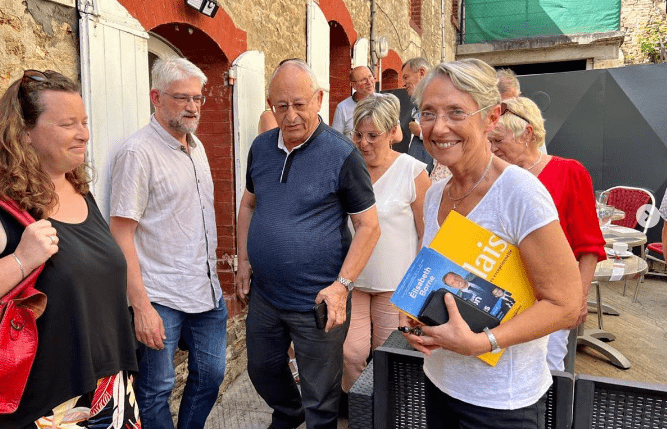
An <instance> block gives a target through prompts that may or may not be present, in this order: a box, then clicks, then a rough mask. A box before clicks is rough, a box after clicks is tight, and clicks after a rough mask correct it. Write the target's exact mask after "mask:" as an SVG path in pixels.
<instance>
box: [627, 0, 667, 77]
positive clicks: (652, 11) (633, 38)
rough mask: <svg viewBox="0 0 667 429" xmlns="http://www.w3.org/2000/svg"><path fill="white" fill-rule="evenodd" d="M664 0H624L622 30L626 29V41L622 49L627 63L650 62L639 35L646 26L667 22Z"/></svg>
mask: <svg viewBox="0 0 667 429" xmlns="http://www.w3.org/2000/svg"><path fill="white" fill-rule="evenodd" d="M665 8H666V5H665V1H664V0H622V1H621V30H622V31H625V41H624V42H623V45H621V50H622V51H623V54H624V56H625V64H642V63H648V62H650V61H649V59H648V57H646V56H645V55H644V54H643V53H642V52H641V51H640V50H639V36H641V35H642V34H643V33H644V27H647V26H650V25H653V24H658V23H662V24H663V25H664V24H667V14H666V12H665Z"/></svg>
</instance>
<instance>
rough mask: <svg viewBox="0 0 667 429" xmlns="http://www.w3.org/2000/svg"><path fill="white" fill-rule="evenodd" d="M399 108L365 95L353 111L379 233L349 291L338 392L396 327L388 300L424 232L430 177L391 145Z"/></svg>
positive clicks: (392, 100)
mask: <svg viewBox="0 0 667 429" xmlns="http://www.w3.org/2000/svg"><path fill="white" fill-rule="evenodd" d="M399 111H400V106H399V101H398V98H396V97H395V96H394V95H392V94H375V95H370V96H368V97H367V98H365V99H364V100H362V101H360V102H359V104H357V107H356V108H355V110H354V117H353V126H354V129H353V130H352V140H353V142H354V143H355V144H356V145H357V147H358V148H359V151H360V152H361V154H362V155H363V157H364V161H365V162H366V167H367V168H368V172H369V173H370V176H371V181H372V182H373V190H374V191H375V200H376V207H377V212H378V219H379V222H380V228H381V230H382V234H381V236H380V239H379V241H378V243H377V245H376V246H375V249H374V250H373V254H372V255H371V257H370V259H369V260H368V263H367V264H366V267H365V268H364V270H363V271H362V272H361V274H360V275H359V277H358V278H357V280H356V282H355V288H354V290H353V291H352V315H351V318H350V329H349V331H348V334H347V337H346V339H345V344H344V345H343V357H344V362H345V365H344V368H343V386H342V387H343V391H344V392H348V391H349V390H350V388H351V387H352V385H353V384H354V382H355V381H356V379H357V378H358V377H359V375H360V374H361V371H363V369H364V367H365V366H366V361H367V359H368V356H369V354H370V352H371V349H375V348H376V347H378V346H380V345H382V344H383V343H384V342H385V340H386V339H387V337H389V335H390V334H391V332H392V331H394V330H395V329H396V328H397V327H398V310H397V309H396V308H395V307H394V306H392V305H391V303H390V302H389V299H390V298H391V295H392V293H393V291H394V290H396V286H398V283H399V282H400V281H401V278H403V275H404V274H405V272H406V271H407V269H408V267H409V266H410V263H412V260H413V259H414V258H415V256H416V255H417V250H418V249H419V247H420V245H421V237H422V234H423V232H424V222H423V212H422V208H423V204H424V194H425V193H426V190H427V189H428V187H429V186H430V184H431V182H430V180H429V178H428V173H427V172H426V164H424V163H423V162H421V161H418V160H416V159H414V158H413V157H411V156H410V155H407V154H401V153H398V152H396V151H394V150H392V149H391V143H392V141H393V140H395V136H396V133H397V132H398V131H399V130H400V127H399V125H398V115H399ZM350 227H351V229H352V230H353V231H354V229H353V228H352V225H351V224H350ZM371 326H372V329H371Z"/></svg>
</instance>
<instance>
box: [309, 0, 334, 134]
mask: <svg viewBox="0 0 667 429" xmlns="http://www.w3.org/2000/svg"><path fill="white" fill-rule="evenodd" d="M306 33H307V41H306V56H307V58H308V65H309V66H310V67H311V68H312V69H313V71H314V72H315V76H317V80H318V83H319V85H320V87H321V88H322V90H323V91H324V97H323V98H322V107H321V108H320V116H322V120H324V123H325V124H328V123H329V23H328V22H327V19H326V18H325V17H324V14H323V13H322V11H321V10H320V7H319V6H318V5H317V4H316V3H315V2H314V1H312V0H308V11H307V23H306Z"/></svg>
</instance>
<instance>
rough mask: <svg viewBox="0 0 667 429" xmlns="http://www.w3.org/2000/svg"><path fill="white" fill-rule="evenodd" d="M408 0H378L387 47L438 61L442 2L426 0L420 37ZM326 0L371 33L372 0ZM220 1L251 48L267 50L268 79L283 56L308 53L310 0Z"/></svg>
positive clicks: (361, 31) (364, 33)
mask: <svg viewBox="0 0 667 429" xmlns="http://www.w3.org/2000/svg"><path fill="white" fill-rule="evenodd" d="M410 1H411V0H377V3H376V4H377V15H376V34H377V35H378V36H385V37H387V39H388V41H389V48H390V49H391V50H393V51H395V52H396V53H398V55H399V56H400V58H401V60H402V61H403V62H404V61H406V60H408V59H410V58H412V57H416V56H424V57H426V58H427V59H428V60H429V61H431V62H432V63H435V62H439V61H440V56H441V55H440V53H441V45H442V44H441V40H442V36H441V31H440V8H441V2H440V0H423V1H422V8H423V11H422V36H421V37H420V36H419V34H417V32H416V31H415V30H414V29H412V28H411V27H410ZM325 2H326V3H332V2H333V3H334V5H333V7H336V8H346V9H347V11H348V12H349V15H350V18H351V20H352V24H353V26H354V30H355V31H356V32H357V38H362V37H365V38H369V37H370V12H371V11H370V1H369V0H320V2H319V3H322V4H323V3H325ZM451 2H452V0H446V2H445V10H446V11H447V13H446V14H445V29H446V33H447V41H448V42H447V43H448V44H449V45H450V46H447V49H446V51H447V55H448V57H449V58H453V44H454V40H455V32H454V30H453V26H452V24H451V22H450V14H451ZM221 6H222V7H223V8H224V9H225V11H226V12H227V13H228V14H229V16H230V17H231V18H232V20H233V21H234V24H235V25H236V26H237V27H238V28H239V29H241V30H243V31H246V32H247V35H248V39H247V43H248V50H258V51H263V52H264V54H265V59H266V76H267V79H268V78H269V77H270V76H271V73H272V72H273V70H274V69H275V68H276V66H277V65H278V63H279V62H280V61H281V60H283V59H285V58H293V57H298V58H303V59H306V0H300V1H294V0H275V1H272V0H257V1H255V2H252V3H250V2H247V1H244V0H223V1H221ZM322 7H324V5H322ZM351 42H352V41H351ZM398 71H399V72H400V70H398ZM267 83H268V82H267ZM267 87H268V85H267ZM267 90H268V89H267Z"/></svg>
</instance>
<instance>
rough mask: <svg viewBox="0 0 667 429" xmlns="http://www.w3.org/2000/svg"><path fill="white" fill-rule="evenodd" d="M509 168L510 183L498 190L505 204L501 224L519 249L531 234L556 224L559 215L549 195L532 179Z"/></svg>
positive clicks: (536, 180)
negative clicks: (554, 222)
mask: <svg viewBox="0 0 667 429" xmlns="http://www.w3.org/2000/svg"><path fill="white" fill-rule="evenodd" d="M508 168H509V169H511V170H508V171H507V172H506V174H508V176H509V177H508V179H509V180H507V181H504V182H503V186H502V189H501V194H502V199H504V200H505V210H503V212H502V215H501V216H502V224H503V227H504V229H505V230H506V233H507V234H508V235H509V236H510V237H511V239H512V241H514V242H515V243H516V244H517V245H519V244H520V243H521V242H522V241H523V239H524V238H526V236H528V235H529V234H530V233H531V232H533V231H535V230H537V229H540V228H542V227H543V226H545V225H547V224H549V223H551V222H553V221H557V220H558V211H557V210H556V206H555V205H554V202H553V199H552V198H551V195H550V194H549V191H547V189H546V188H545V187H544V185H542V183H541V182H540V181H539V180H538V179H537V178H536V177H535V176H533V175H532V174H531V173H529V172H527V171H523V170H520V168H519V167H508ZM516 170H519V171H516ZM501 201H502V200H501Z"/></svg>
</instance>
